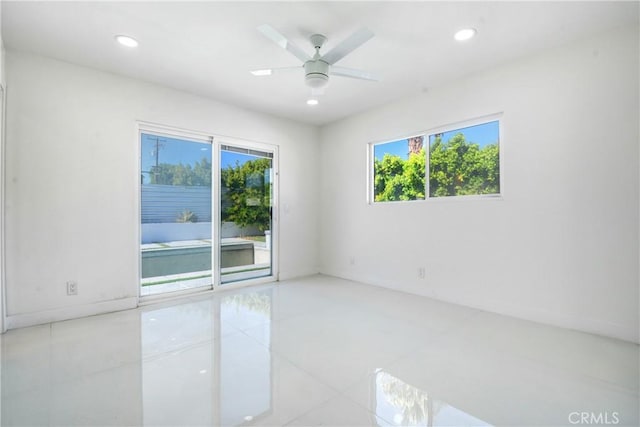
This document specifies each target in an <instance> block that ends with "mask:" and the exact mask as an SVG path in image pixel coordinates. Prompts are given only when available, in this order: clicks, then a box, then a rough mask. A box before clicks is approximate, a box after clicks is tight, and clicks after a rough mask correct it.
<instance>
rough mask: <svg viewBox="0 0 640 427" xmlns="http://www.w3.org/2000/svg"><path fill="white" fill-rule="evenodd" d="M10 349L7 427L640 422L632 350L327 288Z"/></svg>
mask: <svg viewBox="0 0 640 427" xmlns="http://www.w3.org/2000/svg"><path fill="white" fill-rule="evenodd" d="M1 340H2V363H1V368H2V371H1V376H2V406H1V411H2V425H6V426H10V425H62V426H71V425H110V426H111V425H145V426H160V425H171V426H186V425H229V426H237V425H295V426H299V425H314V426H315V425H348V426H357V425H374V426H375V425H379V426H390V425H434V426H436V425H438V426H447V425H449V426H454V425H455V426H459V425H474V426H478V425H509V426H516V425H523V426H525V425H526V426H533V425H544V426H548V425H574V424H578V423H576V421H581V420H582V421H584V420H590V421H594V420H595V421H598V420H599V421H600V424H617V425H638V424H639V419H638V357H639V353H638V346H636V345H633V344H630V343H625V342H622V341H617V340H613V339H608V338H603V337H597V336H593V335H589V334H584V333H579V332H572V331H568V330H564V329H559V328H554V327H549V326H543V325H539V324H535V323H531V322H526V321H521V320H516V319H513V318H509V317H503V316H499V315H494V314H490V313H486V312H481V311H477V310H472V309H468V308H463V307H458V306H455V305H450V304H445V303H441V302H437V301H433V300H429V299H425V298H419V297H416V296H412V295H407V294H402V293H397V292H393V291H389V290H384V289H380V288H375V287H370V286H366V285H362V284H356V283H353V282H349V281H345V280H339V279H334V278H329V277H323V276H315V277H310V278H307V279H301V280H296V281H288V282H281V283H280V284H273V285H263V286H260V287H253V288H244V289H242V290H234V291H224V292H219V293H216V294H214V295H213V296H211V295H208V296H204V295H201V296H193V297H190V298H187V299H181V300H175V301H172V302H165V303H162V304H157V305H152V306H145V307H143V308H140V309H137V310H131V311H126V312H119V313H113V314H108V315H102V316H95V317H90V318H85V319H78V320H71V321H66V322H59V323H53V324H50V325H43V326H37V327H32V328H25V329H21V330H12V331H9V332H8V333H6V334H5V335H4V336H2V337H1ZM583 413H586V414H587V417H595V418H588V419H582V418H581V417H583V416H584V415H583ZM605 421H609V423H606V422H605ZM613 421H617V423H613ZM582 424H587V423H584V422H583V423H582ZM591 424H594V423H593V422H592V423H591Z"/></svg>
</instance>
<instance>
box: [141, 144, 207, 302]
mask: <svg viewBox="0 0 640 427" xmlns="http://www.w3.org/2000/svg"><path fill="white" fill-rule="evenodd" d="M140 138H141V145H140V146H141V153H140V154H141V156H140V158H141V177H140V179H141V194H140V202H141V246H140V249H141V264H140V267H141V286H142V288H141V291H140V295H142V296H146V295H153V294H158V293H164V292H173V291H182V290H186V289H193V288H199V287H211V286H212V275H211V272H212V267H211V266H212V263H211V260H212V256H211V248H212V244H211V242H212V226H211V224H212V209H211V207H212V202H211V201H212V187H211V183H212V168H211V165H212V145H211V142H209V141H206V140H196V139H184V138H175V137H169V136H165V135H161V134H152V133H141V135H140Z"/></svg>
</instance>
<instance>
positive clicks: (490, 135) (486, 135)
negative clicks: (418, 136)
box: [373, 121, 498, 160]
mask: <svg viewBox="0 0 640 427" xmlns="http://www.w3.org/2000/svg"><path fill="white" fill-rule="evenodd" d="M460 132H462V133H463V134H464V137H465V139H466V140H467V141H469V142H473V143H476V144H478V145H479V146H480V148H482V147H484V146H485V145H487V144H493V143H495V142H497V141H498V122H497V121H494V122H489V123H483V124H480V125H475V126H469V127H466V128H461V129H455V130H452V131H449V132H444V133H443V136H442V140H443V141H448V140H449V138H451V137H452V136H454V135H455V134H457V133H460ZM408 144H409V141H408V140H407V139H400V140H397V141H392V142H388V143H385V144H378V145H375V146H374V148H373V150H374V156H375V158H376V159H377V160H382V157H384V155H385V153H389V154H392V155H396V156H400V157H401V158H403V159H406V158H408V155H409V145H408Z"/></svg>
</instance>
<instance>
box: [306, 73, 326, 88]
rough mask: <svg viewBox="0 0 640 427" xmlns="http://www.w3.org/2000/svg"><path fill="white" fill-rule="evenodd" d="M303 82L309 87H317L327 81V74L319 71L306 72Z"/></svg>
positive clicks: (323, 85)
mask: <svg viewBox="0 0 640 427" xmlns="http://www.w3.org/2000/svg"><path fill="white" fill-rule="evenodd" d="M305 82H306V83H307V86H309V87H310V88H312V89H319V88H321V87H325V86H326V85H327V83H329V76H327V75H326V74H320V73H313V74H307V76H306V77H305Z"/></svg>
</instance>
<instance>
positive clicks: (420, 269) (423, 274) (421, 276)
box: [418, 267, 426, 279]
mask: <svg viewBox="0 0 640 427" xmlns="http://www.w3.org/2000/svg"><path fill="white" fill-rule="evenodd" d="M425 277H426V271H425V268H424V267H418V279H424V278H425Z"/></svg>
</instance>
